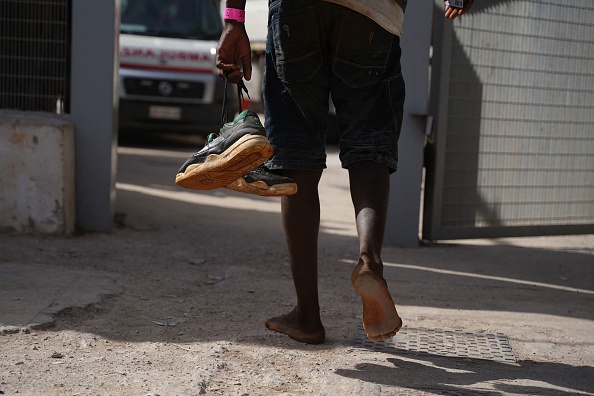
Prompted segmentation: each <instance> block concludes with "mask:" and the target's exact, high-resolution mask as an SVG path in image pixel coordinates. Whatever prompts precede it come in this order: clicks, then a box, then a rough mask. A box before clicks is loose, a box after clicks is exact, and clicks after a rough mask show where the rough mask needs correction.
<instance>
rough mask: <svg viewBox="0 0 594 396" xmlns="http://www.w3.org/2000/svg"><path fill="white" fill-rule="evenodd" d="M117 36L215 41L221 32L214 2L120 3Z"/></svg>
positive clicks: (154, 0) (163, 0) (129, 0)
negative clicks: (133, 35) (123, 34)
mask: <svg viewBox="0 0 594 396" xmlns="http://www.w3.org/2000/svg"><path fill="white" fill-rule="evenodd" d="M121 15H122V19H121V22H120V32H121V33H127V34H138V35H144V36H158V37H175V38H188V39H197V40H218V39H219V37H220V36H221V32H222V29H223V26H222V21H221V14H220V12H219V8H218V7H217V5H216V1H215V0H122V2H121Z"/></svg>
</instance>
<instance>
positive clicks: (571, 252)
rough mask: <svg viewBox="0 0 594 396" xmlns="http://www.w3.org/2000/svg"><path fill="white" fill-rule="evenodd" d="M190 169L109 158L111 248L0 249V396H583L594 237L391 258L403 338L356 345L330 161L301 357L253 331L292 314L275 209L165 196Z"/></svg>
mask: <svg viewBox="0 0 594 396" xmlns="http://www.w3.org/2000/svg"><path fill="white" fill-rule="evenodd" d="M188 152H189V151H188V149H187V148H186V149H183V148H181V149H179V148H176V149H169V150H163V149H159V148H155V147H152V148H135V147H121V148H120V149H119V159H118V162H119V172H118V186H117V187H118V190H117V192H118V195H117V212H118V214H117V216H116V218H117V221H118V227H116V229H115V230H114V232H113V233H112V234H109V235H105V234H101V235H93V234H91V235H77V236H74V237H70V238H60V237H43V236H26V235H0V274H1V277H0V331H1V332H2V334H3V335H2V336H0V394H7V395H8V394H10V395H12V394H17V393H18V394H21V395H22V394H25V395H29V394H30V395H36V394H56V395H58V394H60V395H61V394H130V395H147V394H152V395H156V394H162V395H166V394H180V395H181V394H225V395H226V394H228V395H293V394H294V395H298V394H299V395H301V394H308V395H444V394H445V395H594V235H578V236H559V237H533V238H505V239H493V240H473V241H441V242H440V243H435V244H430V245H428V246H424V247H418V248H399V247H395V246H387V247H386V248H385V250H384V252H383V259H384V261H385V277H386V279H387V281H388V284H389V286H390V290H391V291H392V294H393V295H394V298H395V301H396V305H397V307H398V310H399V312H400V314H401V316H402V317H403V319H404V328H403V330H402V331H401V333H399V334H398V335H397V336H396V337H395V338H394V339H393V340H392V341H390V342H387V343H382V344H381V345H379V346H378V345H368V344H366V343H365V342H364V339H363V340H362V339H361V337H360V336H361V334H360V329H359V327H358V326H359V323H360V306H359V301H358V298H357V296H356V295H354V293H353V292H352V289H351V288H350V285H349V276H350V268H352V266H353V265H354V261H353V260H354V259H356V257H357V242H356V231H355V229H354V225H353V221H352V218H353V213H352V208H351V207H350V197H349V194H348V178H347V175H346V172H345V171H343V170H342V169H340V168H339V166H338V161H337V158H336V153H335V152H332V153H331V155H330V157H329V169H328V170H327V171H326V172H325V174H324V176H323V179H322V188H321V205H322V213H323V220H322V225H321V230H320V257H319V261H320V293H321V304H322V317H323V320H324V323H325V325H326V328H327V341H326V343H325V344H323V345H322V346H318V347H312V346H303V345H301V344H299V343H296V342H293V341H292V340H290V339H287V338H286V337H284V336H280V335H278V334H275V333H271V332H269V331H267V330H265V329H264V328H263V326H262V322H263V320H265V319H266V318H267V317H269V316H274V315H276V314H278V313H282V312H283V311H286V310H289V309H290V308H291V307H292V304H293V301H294V300H293V292H292V284H291V279H290V272H289V270H288V266H287V262H286V255H285V252H284V245H283V243H284V242H283V238H282V231H281V228H280V217H279V201H278V199H276V198H261V197H253V196H243V195H241V194H237V193H235V192H230V191H226V190H216V191H209V192H194V191H189V190H183V189H180V188H178V187H176V186H174V185H173V176H174V174H175V171H176V170H177V166H179V164H181V162H183V160H184V159H185V158H186V157H187V155H188ZM190 305H191V306H190ZM444 332H445V333H444ZM443 334H446V336H447V335H448V334H449V337H450V339H449V341H450V344H452V345H449V346H448V345H446V347H445V349H444V348H441V349H440V346H442V344H441V343H442V342H444V343H445V344H447V341H448V340H447V339H446V341H444V337H446V336H443V337H442V335H443ZM493 336H497V337H500V338H497V340H495V341H497V342H495V341H494V338H493ZM446 338H447V337H446ZM499 341H502V343H498V342H499ZM477 343H478V344H481V343H484V345H483V349H481V348H478V349H476V348H474V346H476V345H475V344H477ZM99 344H100V345H99ZM104 344H105V345H108V346H109V347H108V348H106V347H105V346H104ZM508 346H509V347H511V349H510V350H507V349H506V348H507V347H508ZM473 348H474V349H473ZM120 351H121V352H120ZM473 351H474V352H473ZM501 351H503V352H504V355H503V357H504V358H503V359H502V358H501V355H498V353H500V352H501ZM42 352H43V353H42ZM140 352H142V355H143V356H151V362H152V363H151V364H150V365H148V366H143V367H142V368H140V367H139V368H138V369H136V368H135V367H136V366H135V364H136V363H138V361H139V360H142V359H141V358H140V357H138V359H137V357H130V356H133V355H134V353H139V355H140ZM110 353H112V354H113V353H116V354H118V358H117V359H110V357H109V356H110V355H109V354H110ZM190 353H191V354H193V356H192V357H191V358H190V357H187V356H186V355H187V354H190ZM66 357H68V358H70V359H66ZM62 358H63V359H62ZM60 359H62V360H60ZM101 359H103V361H102V362H101ZM188 359H191V360H188ZM57 363H64V364H62V365H58V364H57ZM190 365H191V366H192V367H193V369H192V370H190V369H188V367H189V366H190ZM149 367H150V368H149ZM59 368H61V369H68V370H67V371H59V370H58V369H59ZM103 370H105V371H103ZM114 372H115V373H118V374H117V375H116V374H114ZM83 385H84V386H83Z"/></svg>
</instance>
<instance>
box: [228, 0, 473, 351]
mask: <svg viewBox="0 0 594 396" xmlns="http://www.w3.org/2000/svg"><path fill="white" fill-rule="evenodd" d="M459 2H460V0H458V1H456V3H459ZM406 3H407V0H270V2H269V15H268V36H267V43H266V58H265V75H264V92H263V96H264V108H265V110H264V116H265V117H264V118H265V128H266V134H267V137H268V139H269V141H270V143H271V144H272V147H273V148H274V156H273V157H272V158H271V159H270V160H269V161H268V162H267V163H266V166H267V167H268V168H269V169H270V170H272V171H274V172H278V173H280V174H282V175H283V176H286V177H289V178H291V179H293V180H294V181H295V182H296V183H297V186H298V192H297V194H294V195H291V196H285V197H282V199H281V211H282V221H283V228H284V231H285V238H286V245H287V250H288V254H289V259H290V263H291V271H292V275H293V282H294V285H295V291H296V294H297V306H296V307H295V308H294V309H293V310H292V311H291V312H289V313H286V314H284V315H282V316H279V317H275V318H272V319H269V320H268V321H267V322H266V327H267V328H268V329H270V330H273V331H277V332H280V333H283V334H286V335H288V336H289V337H291V338H293V339H295V340H297V341H300V342H304V343H309V344H319V343H321V342H323V341H324V338H325V330H324V326H323V325H322V321H321V319H320V306H319V301H318V279H317V276H318V275H317V266H318V262H317V253H318V251H317V250H318V246H317V243H318V231H319V225H320V202H319V195H318V183H319V181H320V178H321V176H322V172H323V169H324V168H326V153H325V144H324V143H325V133H326V124H327V118H328V106H329V97H330V95H331V97H332V101H333V103H334V105H335V107H336V116H337V119H338V130H339V148H340V154H339V156H340V161H341V164H342V167H343V168H345V169H347V170H348V173H349V182H350V190H351V198H352V201H353V206H354V209H355V221H356V226H357V233H358V236H359V251H360V254H359V261H358V264H357V265H356V266H355V268H354V269H353V273H352V284H353V286H354V288H355V290H356V291H357V293H358V294H359V295H360V296H361V299H362V302H363V326H364V328H365V331H366V333H367V337H368V338H369V339H370V340H372V341H379V340H381V339H384V338H389V337H392V336H394V335H395V334H396V332H397V331H398V330H399V329H400V327H401V326H402V320H401V319H400V317H399V316H398V313H397V311H396V308H395V306H394V302H393V300H392V297H391V296H390V292H389V291H388V287H387V283H386V281H385V280H384V278H383V264H382V260H381V257H380V253H381V249H382V245H383V239H384V229H385V222H386V214H387V207H388V193H389V190H390V189H389V183H390V174H391V173H393V172H395V171H396V166H397V160H398V137H399V135H400V128H401V125H402V114H403V113H402V112H403V106H404V97H405V92H404V80H403V77H402V72H401V68H400V55H401V50H400V36H401V34H402V23H403V19H404V11H405V8H406ZM464 3H465V4H464V5H463V6H462V8H456V7H453V5H458V4H453V3H452V6H450V5H449V4H447V5H446V12H445V17H446V18H450V19H454V18H456V17H457V16H459V15H462V14H464V13H465V12H466V11H468V9H469V8H470V6H471V5H472V3H473V0H465V1H464ZM226 7H227V8H226V9H225V15H224V18H225V28H224V30H223V34H222V36H221V39H220V42H219V46H218V54H217V67H218V68H219V69H220V75H221V77H223V76H224V77H226V78H227V80H228V81H229V82H231V83H238V82H240V81H241V79H242V78H245V79H246V80H250V79H251V74H252V69H251V55H250V43H249V38H248V36H247V34H246V31H245V27H244V23H243V22H244V21H245V18H249V17H250V16H249V15H245V12H244V9H245V0H226Z"/></svg>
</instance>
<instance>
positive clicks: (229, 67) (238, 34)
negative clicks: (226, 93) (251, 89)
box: [217, 0, 252, 84]
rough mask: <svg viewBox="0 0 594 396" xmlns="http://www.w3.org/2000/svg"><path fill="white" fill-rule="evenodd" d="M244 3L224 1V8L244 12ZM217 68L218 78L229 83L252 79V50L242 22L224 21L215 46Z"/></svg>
mask: <svg viewBox="0 0 594 396" xmlns="http://www.w3.org/2000/svg"><path fill="white" fill-rule="evenodd" d="M245 1H246V0H226V3H225V7H226V8H234V9H239V10H245ZM248 17H249V16H248ZM217 68H219V76H220V77H226V78H227V81H229V82H230V83H234V84H237V83H239V82H240V81H241V79H242V78H245V79H246V80H250V79H251V78H252V50H251V47H250V40H249V38H248V35H247V33H246V31H245V24H244V23H243V22H238V21H236V20H234V19H225V26H224V28H223V33H222V34H221V38H220V39H219V45H218V46H217Z"/></svg>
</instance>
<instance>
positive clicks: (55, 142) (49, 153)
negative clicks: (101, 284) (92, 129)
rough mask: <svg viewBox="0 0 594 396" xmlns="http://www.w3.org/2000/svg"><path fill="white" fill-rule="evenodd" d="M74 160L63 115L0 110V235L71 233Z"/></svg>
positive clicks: (69, 130)
mask: <svg viewBox="0 0 594 396" xmlns="http://www.w3.org/2000/svg"><path fill="white" fill-rule="evenodd" d="M74 157H75V155H74V128H73V126H72V124H70V123H69V122H68V120H67V119H65V118H64V117H62V116H57V115H53V114H49V113H25V112H16V111H0V169H1V170H2V171H1V172H0V232H19V233H43V234H60V235H68V234H71V233H72V232H73V231H74V226H75V198H74Z"/></svg>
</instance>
